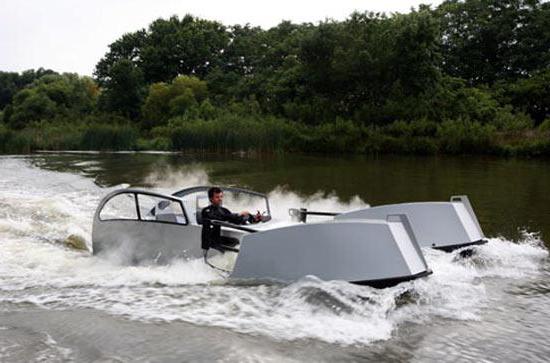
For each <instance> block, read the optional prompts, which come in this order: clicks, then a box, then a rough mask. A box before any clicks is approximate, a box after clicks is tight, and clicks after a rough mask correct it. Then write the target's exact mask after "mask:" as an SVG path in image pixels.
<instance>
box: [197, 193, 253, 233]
mask: <svg viewBox="0 0 550 363" xmlns="http://www.w3.org/2000/svg"><path fill="white" fill-rule="evenodd" d="M208 199H209V200H210V205H209V206H208V207H206V208H204V209H203V210H202V213H201V214H202V218H203V220H204V219H208V220H216V221H224V222H230V223H233V224H245V223H247V222H248V223H257V222H259V221H260V220H261V216H260V215H255V216H254V215H252V214H250V212H248V211H243V212H240V213H231V211H230V210H229V209H227V208H224V207H222V204H223V191H222V190H221V189H220V188H218V187H212V188H210V189H208Z"/></svg>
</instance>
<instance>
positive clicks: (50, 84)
mask: <svg viewBox="0 0 550 363" xmlns="http://www.w3.org/2000/svg"><path fill="white" fill-rule="evenodd" d="M97 96H98V88H97V86H96V85H95V83H94V82H93V80H92V79H91V78H89V77H80V76H78V75H76V74H71V73H64V74H62V75H58V74H47V75H44V76H42V77H41V78H39V79H37V80H35V81H34V82H33V83H31V84H30V85H28V86H27V87H26V88H24V89H22V90H20V91H19V92H17V93H16V94H15V96H14V97H13V102H12V104H11V107H12V109H11V111H10V116H9V118H8V119H7V120H5V121H6V123H8V124H9V125H10V126H12V127H13V128H16V129H20V128H23V127H25V126H26V125H28V124H29V123H30V122H33V121H39V120H48V119H51V118H54V117H56V116H70V115H71V116H75V117H79V116H82V115H85V114H89V113H91V112H92V111H93V110H94V107H95V103H96V100H97Z"/></svg>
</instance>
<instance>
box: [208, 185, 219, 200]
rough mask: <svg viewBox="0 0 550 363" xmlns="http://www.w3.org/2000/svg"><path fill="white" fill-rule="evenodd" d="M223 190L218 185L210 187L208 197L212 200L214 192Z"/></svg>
mask: <svg viewBox="0 0 550 363" xmlns="http://www.w3.org/2000/svg"><path fill="white" fill-rule="evenodd" d="M221 192H223V191H222V190H221V189H220V188H218V187H212V188H210V189H208V199H210V200H212V197H214V194H219V193H221Z"/></svg>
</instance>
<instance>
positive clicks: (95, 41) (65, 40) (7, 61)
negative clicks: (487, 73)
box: [0, 0, 441, 75]
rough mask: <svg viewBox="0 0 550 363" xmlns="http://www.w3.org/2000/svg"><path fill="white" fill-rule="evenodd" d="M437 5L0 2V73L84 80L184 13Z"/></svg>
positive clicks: (302, 18)
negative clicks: (133, 38)
mask: <svg viewBox="0 0 550 363" xmlns="http://www.w3.org/2000/svg"><path fill="white" fill-rule="evenodd" d="M439 3H441V0H439V1H438V0H434V1H431V0H425V1H417V0H383V1H359V0H331V1H326V0H317V1H303V0H302V1H300V0H274V1H273V0H272V1H261V0H256V1H247V0H232V1H228V0H225V1H223V0H193V1H187V0H94V1H89V0H88V1H77V0H0V70H2V71H17V72H20V71H23V70H26V69H30V68H39V67H44V68H50V69H53V70H55V71H58V72H77V73H80V74H86V75H91V74H92V72H93V69H94V66H95V64H96V63H97V61H98V60H99V59H100V58H101V57H102V56H103V55H104V54H105V52H106V51H107V49H108V48H107V47H108V45H109V44H110V43H112V42H113V41H115V40H116V39H117V38H119V37H120V36H121V35H122V34H124V33H127V32H133V31H135V30H138V29H141V28H144V27H147V25H148V24H149V23H151V22H152V21H153V20H154V19H157V18H159V17H163V18H167V17H169V16H171V15H174V14H176V15H179V16H180V17H181V16H183V15H185V14H187V13H189V14H192V15H195V16H199V17H202V18H206V19H210V20H217V21H220V22H222V23H223V24H225V25H230V24H246V23H250V24H252V25H259V26H261V27H263V28H269V27H271V26H274V25H277V24H278V23H279V22H280V21H281V20H291V21H293V22H296V23H301V22H318V21H320V20H324V19H325V18H332V19H338V20H341V19H344V18H346V17H347V16H348V15H349V14H350V13H352V12H353V11H354V10H358V11H367V10H368V11H384V12H402V13H403V12H408V11H410V9H411V7H415V8H416V7H418V5H419V4H432V5H434V6H436V5H438V4H439Z"/></svg>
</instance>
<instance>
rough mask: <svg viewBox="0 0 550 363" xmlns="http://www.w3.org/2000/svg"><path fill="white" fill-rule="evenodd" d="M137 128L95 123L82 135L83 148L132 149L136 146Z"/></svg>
mask: <svg viewBox="0 0 550 363" xmlns="http://www.w3.org/2000/svg"><path fill="white" fill-rule="evenodd" d="M138 135H139V134H138V131H137V129H135V128H133V127H131V126H129V125H116V124H115V125H111V124H95V125H91V126H89V127H88V128H87V129H86V130H85V131H84V133H83V135H82V141H81V147H82V148H83V149H85V150H133V149H136V147H137V139H138Z"/></svg>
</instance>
